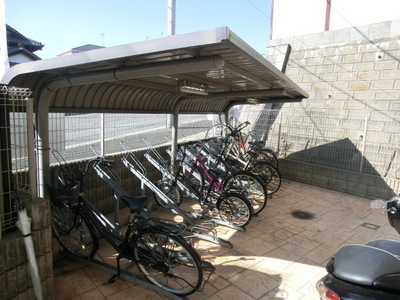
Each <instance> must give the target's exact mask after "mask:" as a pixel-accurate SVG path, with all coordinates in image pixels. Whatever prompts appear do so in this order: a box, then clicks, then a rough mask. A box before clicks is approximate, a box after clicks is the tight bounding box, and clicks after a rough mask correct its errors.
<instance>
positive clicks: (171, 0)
mask: <svg viewBox="0 0 400 300" xmlns="http://www.w3.org/2000/svg"><path fill="white" fill-rule="evenodd" d="M175 12H176V0H168V28H167V29H168V33H167V35H168V36H171V35H175Z"/></svg>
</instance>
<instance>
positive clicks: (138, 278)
mask: <svg viewBox="0 0 400 300" xmlns="http://www.w3.org/2000/svg"><path fill="white" fill-rule="evenodd" d="M62 255H63V256H64V257H66V258H68V259H69V260H72V261H75V262H78V263H82V264H86V265H88V266H93V267H95V268H97V269H99V270H102V271H104V272H106V273H109V274H112V275H115V274H117V272H118V270H117V267H115V266H113V265H109V264H106V263H104V262H102V261H100V260H97V259H93V258H91V259H85V258H82V257H78V256H76V255H73V254H70V253H68V252H62ZM120 271H121V273H120V275H119V278H121V279H124V280H128V281H130V282H132V283H134V284H137V285H140V286H142V287H144V288H147V289H149V290H153V291H155V292H158V293H160V294H162V295H165V296H167V297H169V298H171V299H173V300H186V299H187V297H185V296H183V297H181V296H178V295H176V294H173V293H170V292H168V291H166V290H164V289H162V288H160V287H158V286H156V285H154V284H152V283H150V282H149V281H148V280H147V279H146V277H144V276H143V275H142V274H140V273H133V272H129V271H127V270H124V269H123V268H121V270H120Z"/></svg>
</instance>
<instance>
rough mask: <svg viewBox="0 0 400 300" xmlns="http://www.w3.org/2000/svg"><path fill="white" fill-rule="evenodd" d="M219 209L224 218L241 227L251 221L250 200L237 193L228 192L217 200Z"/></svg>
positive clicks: (221, 216)
mask: <svg viewBox="0 0 400 300" xmlns="http://www.w3.org/2000/svg"><path fill="white" fill-rule="evenodd" d="M217 209H218V211H219V216H220V218H221V219H222V220H224V221H227V222H229V223H232V224H234V225H236V226H239V227H245V226H246V225H247V224H249V223H250V220H251V215H252V208H251V204H250V202H249V200H247V199H246V198H244V197H243V196H242V195H240V194H237V193H226V194H225V195H223V196H222V197H220V198H219V199H218V201H217Z"/></svg>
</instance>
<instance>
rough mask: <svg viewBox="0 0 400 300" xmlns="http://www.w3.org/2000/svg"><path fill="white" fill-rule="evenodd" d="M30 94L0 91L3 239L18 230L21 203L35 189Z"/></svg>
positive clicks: (13, 89) (0, 224) (0, 219)
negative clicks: (29, 158) (6, 234)
mask: <svg viewBox="0 0 400 300" xmlns="http://www.w3.org/2000/svg"><path fill="white" fill-rule="evenodd" d="M30 94H31V91H30V90H28V89H24V88H16V87H7V86H2V87H1V89H0V151H1V152H0V180H1V184H0V239H1V236H2V235H3V234H4V233H5V232H8V231H12V230H14V229H15V222H16V221H17V219H18V214H17V212H18V209H19V208H20V207H21V205H23V203H21V201H22V200H26V196H28V197H29V194H31V193H32V192H33V191H32V188H35V184H34V182H32V181H34V180H32V178H31V177H30V176H29V175H30V174H29V172H28V170H29V168H30V167H32V168H33V170H34V169H35V168H34V166H30V163H32V158H33V157H32V155H33V147H34V146H33V142H34V138H33V130H32V129H33V104H32V99H29V98H28V97H29V95H30ZM28 115H29V116H28ZM29 129H31V130H29ZM29 151H31V154H29ZM28 157H31V161H30V162H29V160H28Z"/></svg>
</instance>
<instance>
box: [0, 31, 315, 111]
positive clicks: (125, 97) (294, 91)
mask: <svg viewBox="0 0 400 300" xmlns="http://www.w3.org/2000/svg"><path fill="white" fill-rule="evenodd" d="M1 82H2V83H3V84H8V85H13V86H18V87H24V88H29V89H31V91H32V92H33V97H34V99H35V101H36V103H40V102H41V101H42V102H45V101H48V105H49V110H50V111H51V112H56V111H60V112H61V111H62V112H108V113H113V112H115V113H117V112H124V113H129V112H148V113H173V112H175V113H176V112H179V113H223V112H226V111H227V109H229V108H230V107H231V106H232V105H235V104H244V103H254V102H257V103H273V102H294V101H301V100H302V99H303V98H306V97H308V95H307V93H306V92H305V91H303V90H302V89H300V88H299V87H298V86H297V85H296V84H295V83H293V82H292V81H291V80H290V79H289V78H288V77H287V76H286V75H284V74H283V73H282V72H280V71H279V70H278V69H277V68H275V67H274V66H273V65H272V64H271V63H270V62H269V61H267V60H266V59H265V58H263V57H262V56H261V55H260V54H258V53H257V52H256V51H255V50H254V49H252V48H251V47H250V46H249V45H247V44H246V43H245V42H244V41H243V40H241V39H240V38H239V37H238V36H237V35H236V34H234V33H233V32H231V31H230V30H229V28H227V27H220V28H216V29H212V30H206V31H200V32H195V33H189V34H182V35H174V36H170V37H165V38H159V39H154V40H147V41H143V42H137V43H131V44H126V45H120V46H115V47H108V48H103V49H97V50H92V51H87V52H82V53H78V54H73V55H69V56H63V57H57V58H52V59H46V60H41V61H35V62H29V63H23V64H19V65H16V66H14V67H12V68H11V69H9V70H8V72H7V73H6V74H5V75H4V77H3V79H2V80H1ZM181 85H189V86H192V87H196V88H199V89H198V90H201V91H203V92H204V91H205V90H206V91H207V95H197V93H196V94H194V93H195V92H182V91H180V90H179V86H181ZM46 105H47V104H46Z"/></svg>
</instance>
